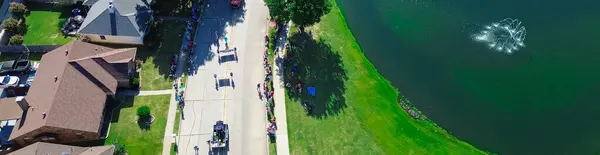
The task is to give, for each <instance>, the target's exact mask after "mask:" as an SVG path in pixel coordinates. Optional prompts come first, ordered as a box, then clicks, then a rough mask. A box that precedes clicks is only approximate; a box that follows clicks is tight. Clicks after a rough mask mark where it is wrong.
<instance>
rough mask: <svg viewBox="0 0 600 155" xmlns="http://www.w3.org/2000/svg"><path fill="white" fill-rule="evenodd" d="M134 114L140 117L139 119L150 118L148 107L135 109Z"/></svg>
mask: <svg viewBox="0 0 600 155" xmlns="http://www.w3.org/2000/svg"><path fill="white" fill-rule="evenodd" d="M136 114H137V115H138V116H139V117H140V118H149V117H150V107H148V106H141V107H139V108H138V109H137V112H136Z"/></svg>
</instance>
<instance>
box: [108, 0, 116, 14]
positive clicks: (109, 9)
mask: <svg viewBox="0 0 600 155" xmlns="http://www.w3.org/2000/svg"><path fill="white" fill-rule="evenodd" d="M108 11H110V13H111V14H114V13H115V7H114V6H113V1H112V0H111V1H110V2H108Z"/></svg>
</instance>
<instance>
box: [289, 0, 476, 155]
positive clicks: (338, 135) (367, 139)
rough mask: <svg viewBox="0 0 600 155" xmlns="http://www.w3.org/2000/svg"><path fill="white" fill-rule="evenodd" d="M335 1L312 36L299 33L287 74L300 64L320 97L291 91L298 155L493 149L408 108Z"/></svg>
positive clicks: (293, 39) (291, 125) (293, 148)
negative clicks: (470, 141)
mask: <svg viewBox="0 0 600 155" xmlns="http://www.w3.org/2000/svg"><path fill="white" fill-rule="evenodd" d="M330 2H331V3H332V4H334V5H333V7H332V10H331V12H330V13H329V14H327V15H325V16H324V17H323V18H322V20H321V23H318V24H316V25H315V26H312V27H310V28H307V31H311V32H312V36H311V35H309V34H306V33H300V32H295V33H294V34H293V35H291V36H290V38H289V39H290V42H291V44H292V48H293V52H292V53H291V54H292V55H294V57H293V58H291V59H289V60H290V62H289V63H287V64H286V68H285V69H286V76H285V77H286V78H287V77H291V76H290V72H291V71H290V70H291V68H292V67H293V64H297V66H298V70H297V71H296V73H295V74H296V78H297V77H301V80H302V83H303V86H304V88H306V87H307V86H315V87H316V88H317V91H316V92H317V95H316V97H308V96H307V95H306V93H305V92H306V90H303V91H304V93H302V94H298V93H295V92H292V89H289V90H287V91H286V92H287V93H286V104H287V105H286V107H287V109H286V111H287V117H288V128H289V129H288V133H289V139H290V145H289V146H290V153H291V154H460V155H464V154H486V152H483V151H481V150H479V149H477V148H475V147H473V146H471V145H470V144H468V143H465V142H463V141H460V140H459V139H457V138H455V137H453V136H451V135H450V134H449V133H447V132H445V131H444V130H442V129H441V128H439V127H437V126H436V125H434V124H432V123H430V122H427V121H415V120H413V119H412V118H411V116H409V115H408V114H407V113H406V112H404V111H403V110H402V108H401V107H400V106H399V105H398V100H397V99H398V92H397V90H396V89H395V88H394V87H392V85H391V84H390V83H389V82H388V81H387V80H386V79H385V78H384V77H382V75H381V74H379V73H378V72H377V70H376V69H375V67H374V66H373V65H372V64H371V63H370V62H369V61H368V60H367V59H366V57H365V56H364V55H363V53H362V51H361V49H360V47H359V46H358V44H357V43H356V41H355V39H354V37H353V36H352V33H351V32H350V30H349V28H348V27H347V25H346V23H345V19H344V17H343V15H342V13H341V12H340V9H339V8H338V7H337V6H336V5H335V1H334V0H330ZM293 30H296V29H295V28H293ZM302 45H304V46H302ZM293 82H294V83H295V82H296V79H293ZM301 103H307V104H308V105H310V107H312V110H311V112H310V113H307V112H306V111H305V110H304V108H303V106H302V104H301Z"/></svg>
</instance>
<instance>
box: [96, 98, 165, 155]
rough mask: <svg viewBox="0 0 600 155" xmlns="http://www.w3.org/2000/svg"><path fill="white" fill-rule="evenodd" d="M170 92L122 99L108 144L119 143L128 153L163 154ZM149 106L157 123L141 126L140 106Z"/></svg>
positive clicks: (113, 118)
mask: <svg viewBox="0 0 600 155" xmlns="http://www.w3.org/2000/svg"><path fill="white" fill-rule="evenodd" d="M170 97H171V96H170V95H156V96H137V97H128V98H122V99H121V100H123V101H124V102H123V103H122V105H121V106H120V107H121V108H120V109H118V110H115V111H114V112H113V113H112V120H111V123H110V132H109V136H108V138H107V139H106V140H105V145H110V144H113V143H114V142H118V143H120V144H123V145H124V146H125V148H126V149H127V152H128V153H129V154H132V155H133V154H143V155H158V154H161V153H162V143H163V137H164V134H165V126H166V124H167V113H168V111H169V102H170ZM143 105H146V106H149V107H150V111H151V114H152V116H153V117H154V119H155V120H154V122H153V123H152V124H151V125H150V127H148V128H147V129H142V128H141V127H140V125H138V121H137V120H138V116H137V115H136V110H137V108H139V107H141V106H143Z"/></svg>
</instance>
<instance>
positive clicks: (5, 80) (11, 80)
mask: <svg viewBox="0 0 600 155" xmlns="http://www.w3.org/2000/svg"><path fill="white" fill-rule="evenodd" d="M0 80H2V82H0V86H1V87H11V86H17V85H18V84H19V77H16V76H0Z"/></svg>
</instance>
